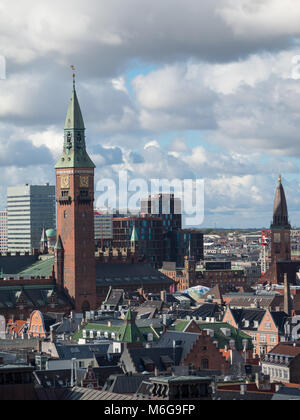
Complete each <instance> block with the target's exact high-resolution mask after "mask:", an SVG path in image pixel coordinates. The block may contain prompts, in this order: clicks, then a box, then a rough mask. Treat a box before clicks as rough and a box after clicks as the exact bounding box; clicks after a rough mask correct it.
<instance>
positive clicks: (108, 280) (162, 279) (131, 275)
mask: <svg viewBox="0 0 300 420" xmlns="http://www.w3.org/2000/svg"><path fill="white" fill-rule="evenodd" d="M96 276H97V285H98V286H112V287H118V286H121V285H122V286H123V285H126V284H128V285H129V284H136V285H140V286H143V285H144V284H151V283H155V284H160V285H165V286H169V285H171V284H173V281H172V280H171V279H170V278H169V277H167V276H165V275H164V274H162V273H160V272H159V271H158V270H156V269H155V268H153V267H151V266H150V265H148V264H97V265H96Z"/></svg>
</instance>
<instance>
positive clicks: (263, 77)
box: [0, 0, 300, 228]
mask: <svg viewBox="0 0 300 420" xmlns="http://www.w3.org/2000/svg"><path fill="white" fill-rule="evenodd" d="M0 7H1V15H0V28H1V29H0V46H1V47H0V56H2V57H3V58H5V61H6V64H7V77H6V80H0V97H1V101H0V147H1V156H0V166H1V171H0V174H1V175H0V206H1V207H3V206H4V205H5V191H6V187H7V186H8V185H16V184H22V183H44V182H47V181H50V182H54V171H53V165H54V162H55V160H56V159H57V157H58V155H59V153H60V152H61V149H62V144H63V124H64V119H65V114H66V110H67V106H68V101H69V98H70V93H71V86H72V80H71V73H72V72H71V69H70V65H71V64H74V65H75V66H76V69H77V70H76V73H77V92H78V96H79V100H80V103H81V107H82V112H83V115H84V119H85V124H86V128H87V144H88V149H89V151H90V154H91V155H92V158H93V159H94V161H95V162H96V164H97V171H96V181H97V180H99V179H101V178H103V177H108V178H112V179H116V178H117V176H118V172H119V171H120V170H124V169H126V170H128V171H129V174H130V177H131V178H141V177H143V178H145V179H146V180H149V179H151V178H165V177H168V178H169V179H174V178H179V179H185V178H194V179H197V178H203V179H204V181H205V219H204V223H203V225H201V226H199V227H210V226H212V227H213V226H215V224H217V226H218V227H224V228H226V227H253V228H254V227H257V228H259V227H262V226H268V224H269V223H270V220H271V217H272V207H273V199H274V194H275V188H276V184H277V177H278V172H279V170H280V171H281V172H282V174H283V180H284V186H285V190H286V196H287V201H288V206H289V210H290V218H291V222H292V224H293V225H298V226H299V225H300V212H299V210H298V209H299V204H300V202H299V201H300V198H299V197H300V194H299V193H300V182H299V180H300V178H299V158H300V148H299V132H300V123H299V121H300V105H299V104H300V100H299V99H300V84H299V79H300V71H299V68H298V64H297V59H295V57H297V56H299V55H300V49H299V39H300V27H299V21H300V5H299V2H298V1H297V0H286V1H285V2H282V1H280V0H260V1H259V2H258V1H255V2H254V1H253V0H238V1H237V0H235V1H233V0H204V1H201V2H199V1H198V0H189V1H188V2H185V3H183V2H182V1H180V0H164V2H159V1H158V0H152V1H151V2H149V1H148V0H111V1H110V2H99V1H96V0H89V2H88V4H87V3H86V2H84V1H83V0H73V1H72V2H70V1H69V0H66V1H65V2H64V3H63V4H62V3H61V2H58V0H54V1H51V2H50V1H48V0H44V1H43V2H39V3H38V4H37V3H36V2H34V1H33V0H28V1H27V2H26V3H25V2H9V1H8V0H0Z"/></svg>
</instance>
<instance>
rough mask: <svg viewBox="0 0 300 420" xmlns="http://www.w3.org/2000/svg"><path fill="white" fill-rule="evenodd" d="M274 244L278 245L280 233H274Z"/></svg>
mask: <svg viewBox="0 0 300 420" xmlns="http://www.w3.org/2000/svg"><path fill="white" fill-rule="evenodd" d="M274 242H275V243H276V244H280V242H281V235H280V233H275V234H274Z"/></svg>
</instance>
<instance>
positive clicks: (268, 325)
mask: <svg viewBox="0 0 300 420" xmlns="http://www.w3.org/2000/svg"><path fill="white" fill-rule="evenodd" d="M265 328H266V329H267V330H269V329H270V328H271V322H266V323H265Z"/></svg>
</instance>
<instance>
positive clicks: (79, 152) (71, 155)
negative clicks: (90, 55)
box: [55, 76, 95, 169]
mask: <svg viewBox="0 0 300 420" xmlns="http://www.w3.org/2000/svg"><path fill="white" fill-rule="evenodd" d="M73 77H74V76H73ZM55 168H56V169H60V168H95V165H94V163H93V162H92V161H91V159H90V157H89V155H88V154H87V151H86V145H85V127H84V122H83V118H82V113H81V109H80V105H79V101H78V98H77V93H76V89H75V79H74V81H73V92H72V98H71V101H70V105H69V108H68V112H67V117H66V122H65V136H64V149H63V153H62V155H61V157H60V159H59V161H58V162H57V164H56V165H55Z"/></svg>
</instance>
